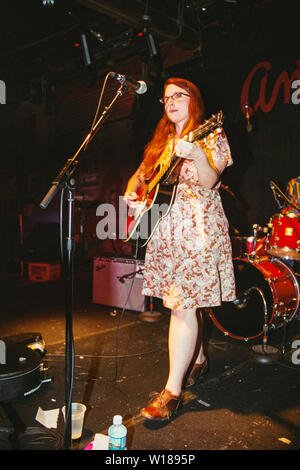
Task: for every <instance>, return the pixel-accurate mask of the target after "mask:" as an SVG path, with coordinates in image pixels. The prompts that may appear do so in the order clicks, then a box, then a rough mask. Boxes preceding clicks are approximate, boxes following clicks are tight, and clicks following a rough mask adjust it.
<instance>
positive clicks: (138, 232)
mask: <svg viewBox="0 0 300 470" xmlns="http://www.w3.org/2000/svg"><path fill="white" fill-rule="evenodd" d="M176 191H177V182H175V183H174V184H168V185H166V184H162V183H160V184H157V185H156V187H155V189H154V190H153V191H152V192H151V193H150V194H149V195H148V197H147V198H145V199H144V200H143V201H142V203H141V206H140V207H139V208H137V209H131V208H130V209H129V213H128V217H127V233H128V237H127V238H126V239H125V240H124V241H125V242H127V241H129V240H136V243H137V245H138V246H139V247H144V246H146V245H147V243H148V242H149V241H150V240H151V238H152V236H153V234H154V232H155V230H156V228H157V226H158V224H159V223H160V222H161V220H162V219H163V218H164V217H166V216H167V215H168V213H169V212H170V210H171V207H172V205H173V201H174V199H175V196H176Z"/></svg>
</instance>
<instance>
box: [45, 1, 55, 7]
mask: <svg viewBox="0 0 300 470" xmlns="http://www.w3.org/2000/svg"><path fill="white" fill-rule="evenodd" d="M53 5H54V0H43V6H44V7H53Z"/></svg>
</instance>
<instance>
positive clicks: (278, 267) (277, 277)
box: [210, 258, 300, 341]
mask: <svg viewBox="0 0 300 470" xmlns="http://www.w3.org/2000/svg"><path fill="white" fill-rule="evenodd" d="M233 264H234V270H235V278H236V292H237V299H243V298H245V297H244V296H243V293H244V292H245V291H247V290H248V291H249V290H250V293H249V295H248V296H247V297H246V301H245V303H243V302H240V303H239V302H236V301H234V302H224V303H223V304H222V305H221V306H220V307H214V308H212V309H210V316H211V319H212V321H213V322H214V324H215V325H216V326H217V328H219V329H220V330H221V331H222V332H223V333H224V334H226V335H228V336H230V337H232V338H235V339H238V340H244V341H248V340H252V339H254V338H258V337H259V336H261V335H262V334H263V326H264V323H265V313H266V314H267V324H268V327H269V328H270V327H273V328H274V327H278V326H281V325H282V324H283V323H284V321H288V322H290V321H291V320H293V318H294V317H295V315H296V314H297V312H298V310H299V305H300V290H299V284H298V281H297V277H296V276H295V274H294V272H293V270H292V269H291V267H290V266H288V265H287V264H286V263H284V262H283V261H281V260H280V259H277V258H269V259H266V258H264V259H262V260H259V259H258V260H257V259H256V260H255V261H249V260H248V259H234V260H233ZM265 305H266V309H265Z"/></svg>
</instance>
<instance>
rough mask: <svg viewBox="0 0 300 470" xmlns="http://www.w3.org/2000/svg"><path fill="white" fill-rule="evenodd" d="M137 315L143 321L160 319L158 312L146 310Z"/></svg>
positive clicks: (160, 315)
mask: <svg viewBox="0 0 300 470" xmlns="http://www.w3.org/2000/svg"><path fill="white" fill-rule="evenodd" d="M139 317H140V319H141V320H143V321H147V322H156V321H159V320H160V319H161V317H162V314H161V313H160V312H155V311H151V310H147V311H146V312H143V313H140V315H139Z"/></svg>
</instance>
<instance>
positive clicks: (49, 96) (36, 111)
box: [0, 1, 300, 272]
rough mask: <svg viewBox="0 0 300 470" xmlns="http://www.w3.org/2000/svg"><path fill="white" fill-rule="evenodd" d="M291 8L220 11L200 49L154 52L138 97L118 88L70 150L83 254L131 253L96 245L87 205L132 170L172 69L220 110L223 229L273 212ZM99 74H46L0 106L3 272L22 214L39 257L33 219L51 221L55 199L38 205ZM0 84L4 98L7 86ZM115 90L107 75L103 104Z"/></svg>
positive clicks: (293, 168) (79, 130) (291, 107)
mask: <svg viewBox="0 0 300 470" xmlns="http://www.w3.org/2000/svg"><path fill="white" fill-rule="evenodd" d="M298 11H299V7H298V2H294V1H291V2H286V3H285V4H283V3H282V2H275V3H274V2H271V3H270V4H269V3H268V2H267V3H265V4H264V5H263V6H262V7H260V8H259V9H256V10H251V11H249V13H248V14H244V15H243V16H242V17H240V18H239V19H238V20H237V21H236V22H232V21H231V23H230V24H227V23H226V18H225V19H224V22H223V24H222V25H221V27H220V25H219V26H218V27H213V26H212V27H210V28H207V29H206V30H205V31H204V33H203V46H202V48H201V49H200V50H199V49H198V50H197V51H195V52H193V53H192V52H190V51H189V52H186V51H183V50H182V49H180V48H178V47H175V46H173V45H171V46H170V45H166V46H163V47H162V71H161V74H158V75H157V77H156V79H155V81H154V82H152V84H151V85H149V88H148V92H147V93H146V94H145V95H141V96H137V95H133V94H131V93H125V94H124V95H123V96H122V97H121V98H119V100H118V101H117V103H116V104H115V105H114V106H113V108H112V110H111V112H110V114H109V117H108V119H107V120H106V121H105V123H104V124H103V126H102V127H101V129H100V130H99V132H98V134H97V135H96V136H95V138H94V139H93V141H92V142H91V143H90V144H89V145H88V147H87V149H86V151H85V152H82V153H81V154H80V158H79V162H80V163H79V166H78V170H77V171H76V174H75V175H76V182H77V191H76V195H77V196H78V200H77V210H76V236H77V240H78V242H81V243H82V246H83V252H84V256H93V255H97V254H101V253H103V252H113V253H124V254H130V247H129V248H128V247H126V248H124V244H123V243H118V241H117V242H115V243H112V242H111V241H107V242H105V241H104V242H99V240H97V237H96V234H95V226H96V223H97V218H96V207H97V206H98V204H99V203H101V202H113V203H114V204H117V198H118V196H119V195H121V194H122V193H123V191H124V189H125V187H126V183H127V180H128V178H129V177H130V175H131V174H132V172H133V171H134V170H135V168H136V167H137V166H138V164H139V162H140V159H141V156H142V150H143V147H144V145H145V144H146V142H147V140H148V139H149V137H150V135H151V132H152V131H153V128H154V126H155V123H156V122H157V119H158V118H159V116H160V115H161V112H162V108H161V106H160V104H159V103H158V101H157V98H158V97H160V94H161V90H162V85H163V82H164V81H165V79H166V78H167V77H168V76H182V77H185V78H188V79H190V80H192V81H193V82H194V83H196V84H197V85H199V87H200V89H201V91H202V93H203V96H204V100H205V104H206V114H207V117H209V116H210V115H211V113H213V112H215V111H217V110H218V109H222V110H223V111H224V113H225V123H224V128H225V130H226V132H227V135H228V139H229V142H230V145H231V149H232V154H233V159H234V165H233V166H232V167H230V168H229V169H227V170H226V171H225V172H224V175H223V178H222V182H223V184H224V186H226V187H227V188H228V189H227V190H226V189H223V190H222V191H221V194H222V198H223V202H224V207H225V211H226V214H227V217H228V219H229V222H230V224H231V225H232V227H234V228H235V229H236V230H238V231H239V232H240V234H241V235H251V234H252V228H251V227H252V224H254V223H258V224H260V225H264V224H266V223H267V222H268V220H269V218H270V217H271V216H272V215H273V214H275V213H276V212H278V210H279V209H278V206H277V204H276V202H275V200H274V197H273V194H272V192H271V189H270V180H273V181H274V182H275V183H276V184H277V185H278V186H279V187H280V188H281V189H282V190H284V189H285V187H286V185H287V183H288V181H289V180H290V179H291V178H292V177H294V176H298V175H299V173H300V165H299V148H300V132H299V117H300V113H299V106H300V104H299V101H300V100H299V98H300V92H299V93H297V89H296V88H292V86H293V85H292V84H293V82H294V80H297V79H298V80H300V56H299V50H300V49H299V46H300V37H299V35H300V34H299V31H300V29H299V26H298V18H299V15H298V14H297V12H298ZM259 64H261V65H259ZM255 67H256V68H257V70H256V69H255ZM114 69H115V71H117V72H119V73H127V74H128V75H132V76H135V77H136V76H137V77H138V76H142V70H143V64H142V62H141V58H140V57H133V58H132V59H128V60H126V61H124V62H122V61H120V64H119V65H118V64H117V65H114ZM254 70H256V72H255V73H253V77H252V80H249V82H248V84H249V93H245V92H244V91H245V90H244V87H245V83H247V82H246V80H247V78H249V74H251V72H253V71H254ZM107 71H108V70H107V69H103V70H101V69H99V70H97V78H96V80H95V81H94V83H93V84H92V85H89V86H87V82H86V81H85V80H84V79H83V78H82V77H80V78H78V77H77V78H74V79H69V80H67V81H65V82H63V83H60V84H56V85H55V86H53V85H52V84H51V83H50V82H47V81H46V82H45V83H44V84H43V83H40V84H39V87H38V93H37V96H36V100H23V101H22V102H19V103H16V104H15V105H10V106H5V105H1V106H0V129H1V188H0V205H1V220H2V224H1V225H2V235H1V246H2V247H4V246H5V247H6V250H5V253H3V256H2V260H4V261H3V262H2V268H1V271H2V272H3V271H4V272H5V271H7V270H9V269H10V268H9V262H8V261H7V260H13V259H15V258H18V256H19V254H20V247H19V237H20V216H21V218H22V223H23V226H22V235H23V239H25V242H27V245H30V243H31V245H34V243H37V241H38V243H39V244H40V252H43V250H44V251H45V248H46V251H47V252H48V253H49V249H48V248H49V246H50V245H51V246H52V245H53V236H52V234H51V231H50V230H47V229H46V230H45V233H44V232H42V233H43V236H42V237H41V236H39V234H36V235H35V237H32V232H33V230H34V228H35V227H36V225H37V224H41V223H42V224H45V223H46V224H48V223H54V224H56V225H57V223H58V209H59V197H56V198H55V200H54V201H53V202H52V204H51V206H50V207H49V208H48V209H47V210H46V211H43V210H41V209H40V208H39V203H40V201H41V199H42V198H43V196H44V195H45V193H46V192H47V190H48V189H49V187H50V185H51V181H52V179H53V178H54V176H56V174H57V173H58V171H59V170H60V169H61V168H62V166H63V165H64V163H65V161H66V159H67V158H71V157H73V155H74V154H75V152H76V150H77V149H78V148H79V146H80V144H81V142H82V141H83V139H84V137H85V136H86V135H87V133H88V132H89V127H90V125H91V123H92V121H93V118H94V113H95V111H96V107H97V103H98V99H99V96H100V91H101V86H102V83H103V80H104V77H105V74H106V72H107ZM21 76H22V74H21V73H20V81H21ZM6 85H7V90H8V94H9V89H10V84H9V83H6ZM20 86H21V85H20ZM117 86H118V84H117V83H114V82H111V81H110V82H109V84H108V87H107V89H106V90H105V93H104V96H103V105H107V104H108V103H109V102H110V99H111V97H112V96H113V95H114V93H115V91H116V88H117ZM298 87H299V86H298ZM299 88H300V87H299ZM245 97H246V98H247V101H248V104H249V106H250V110H251V117H250V120H251V125H252V132H247V131H246V119H245V115H244V113H243V110H244V108H243V106H242V105H243V103H244V99H245ZM292 98H293V99H292ZM47 227H48V226H47ZM30 236H31V240H30ZM49 239H50V240H49ZM28 240H30V242H29V241H28ZM55 241H56V239H55ZM54 246H56V243H54ZM52 249H53V251H54V252H55V251H56V249H55V247H54V248H53V246H52ZM33 251H34V250H33ZM26 255H27V256H29V257H30V256H34V255H35V256H40V255H41V253H36V252H35V253H33V252H31V255H30V253H29V255H28V250H27V253H26ZM42 256H44V255H42ZM53 256H57V253H56V252H55V253H54V254H53Z"/></svg>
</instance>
